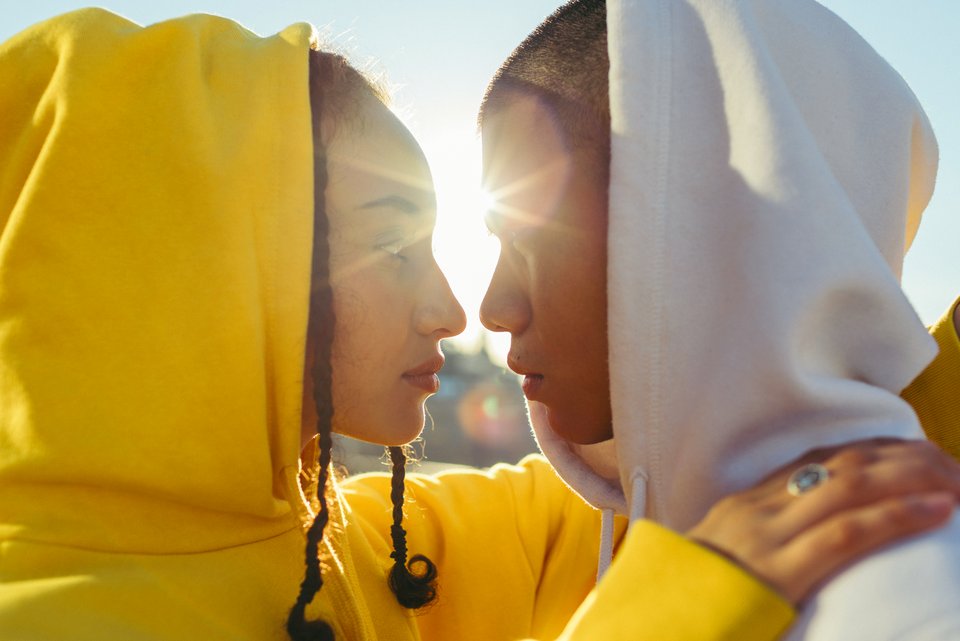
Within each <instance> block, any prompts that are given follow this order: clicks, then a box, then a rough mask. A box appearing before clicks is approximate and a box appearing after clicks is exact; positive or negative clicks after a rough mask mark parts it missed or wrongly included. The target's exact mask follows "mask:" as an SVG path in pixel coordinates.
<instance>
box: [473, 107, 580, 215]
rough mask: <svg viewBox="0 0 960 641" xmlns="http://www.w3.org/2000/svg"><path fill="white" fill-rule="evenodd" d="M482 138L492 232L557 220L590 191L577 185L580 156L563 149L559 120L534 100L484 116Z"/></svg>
mask: <svg viewBox="0 0 960 641" xmlns="http://www.w3.org/2000/svg"><path fill="white" fill-rule="evenodd" d="M481 136H482V139H483V187H484V189H485V190H486V192H487V193H488V195H489V196H490V200H491V202H492V204H493V206H492V208H491V210H490V211H488V212H487V223H488V226H489V227H490V228H491V229H493V230H494V231H497V230H499V229H501V228H507V227H511V226H514V225H520V226H528V225H531V224H532V225H542V224H545V223H546V222H547V221H548V220H551V219H552V220H557V219H558V217H562V214H563V209H564V207H563V205H564V204H569V201H570V200H571V197H575V196H577V195H578V194H579V193H580V192H582V191H583V190H584V188H589V187H590V185H583V184H580V183H582V182H583V178H584V177H583V176H578V173H579V172H578V171H577V166H578V164H579V163H580V162H581V159H580V158H579V156H580V154H575V153H573V152H571V151H570V150H569V149H568V147H567V145H566V144H565V141H564V136H563V133H562V129H561V127H560V123H559V121H558V120H557V119H556V118H555V117H554V115H553V111H552V110H551V109H550V108H549V107H548V106H546V105H545V104H544V103H543V101H542V100H540V99H539V98H537V97H533V96H520V97H518V98H517V99H516V100H511V101H509V102H506V103H504V104H503V106H502V107H501V108H499V109H497V110H496V111H495V112H492V113H490V114H488V115H487V116H486V117H485V118H484V122H483V130H482V132H481Z"/></svg>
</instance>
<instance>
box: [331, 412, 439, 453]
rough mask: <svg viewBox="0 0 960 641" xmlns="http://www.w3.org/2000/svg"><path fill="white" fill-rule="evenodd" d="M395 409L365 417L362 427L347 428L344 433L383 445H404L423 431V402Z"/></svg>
mask: <svg viewBox="0 0 960 641" xmlns="http://www.w3.org/2000/svg"><path fill="white" fill-rule="evenodd" d="M396 409H397V411H394V412H382V413H380V412H378V415H377V416H370V417H367V419H366V420H365V421H363V423H362V426H363V427H361V428H359V429H352V430H349V431H347V432H345V435H346V436H350V437H352V438H355V439H359V440H361V441H367V442H368V443H375V444H377V445H383V446H384V447H394V446H397V445H406V444H407V443H409V442H410V441H413V440H415V439H416V438H417V437H418V436H420V433H421V432H422V431H423V423H424V414H423V404H420V405H419V406H418V407H417V408H415V409H408V408H402V409H401V408H396Z"/></svg>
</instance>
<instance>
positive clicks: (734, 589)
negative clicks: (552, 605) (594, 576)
mask: <svg viewBox="0 0 960 641" xmlns="http://www.w3.org/2000/svg"><path fill="white" fill-rule="evenodd" d="M793 618H794V610H793V608H792V607H791V606H790V604H789V603H787V602H786V601H785V600H783V598H782V597H780V596H779V595H777V594H776V593H775V592H773V591H772V590H771V589H770V588H769V587H767V586H766V585H764V584H763V583H761V582H760V581H758V580H757V579H755V578H754V577H752V576H751V575H750V574H748V573H747V572H745V571H744V570H742V569H741V568H740V567H739V566H737V565H735V564H733V563H731V562H729V561H727V560H726V559H724V558H722V557H720V556H718V555H716V554H714V553H712V552H710V551H708V550H707V549H705V548H703V547H701V546H699V545H697V544H695V543H693V542H691V541H690V540H688V539H686V538H684V537H682V536H680V535H678V534H676V533H674V532H672V531H671V530H668V529H666V528H664V527H661V526H658V525H656V524H654V523H651V522H647V521H638V522H636V523H634V525H633V526H632V527H631V528H630V531H629V532H628V534H627V538H626V540H625V541H624V543H623V545H622V546H621V549H620V552H619V553H618V554H617V558H616V560H615V561H614V563H613V565H612V566H611V567H610V570H609V571H608V572H607V574H606V576H604V578H603V580H602V581H601V582H600V584H599V585H598V586H597V587H596V589H594V590H593V592H591V593H590V596H589V597H588V598H587V600H586V601H584V603H583V605H582V606H581V607H580V609H579V610H578V611H577V613H576V615H575V616H574V618H573V619H572V620H571V622H570V625H569V626H568V627H567V629H566V631H565V632H564V634H563V636H562V637H561V640H562V641H581V640H582V641H586V640H588V639H594V640H595V639H605V640H607V641H619V640H621V639H622V640H624V641H626V640H627V639H630V640H631V641H645V640H650V641H654V640H655V641H712V640H715V641H721V640H725V639H737V640H738V641H772V640H773V639H777V638H779V637H780V636H781V635H782V634H783V633H784V632H785V631H786V630H787V628H788V627H789V626H790V624H791V623H792V621H793Z"/></svg>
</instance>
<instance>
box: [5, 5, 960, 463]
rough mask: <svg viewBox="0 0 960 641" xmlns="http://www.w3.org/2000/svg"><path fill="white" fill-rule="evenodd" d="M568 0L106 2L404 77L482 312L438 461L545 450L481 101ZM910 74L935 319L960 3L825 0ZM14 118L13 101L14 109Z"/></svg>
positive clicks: (444, 405) (945, 283) (444, 384)
mask: <svg viewBox="0 0 960 641" xmlns="http://www.w3.org/2000/svg"><path fill="white" fill-rule="evenodd" d="M559 4H560V2H559V0H485V1H484V2H468V1H466V0H411V1H410V2H404V3H400V2H391V1H389V0H349V1H344V0H341V1H339V2H317V1H304V0H273V1H272V2H269V3H264V2H262V1H260V0H165V2H162V3H160V2H148V1H146V0H106V1H104V2H102V3H99V6H103V7H105V8H107V9H110V10H112V11H114V12H116V13H119V14H121V15H124V16H126V17H128V18H130V19H132V20H134V21H135V22H138V23H140V24H150V23H153V22H157V21H160V20H163V19H166V18H171V17H175V16H179V15H183V14H187V13H197V12H203V13H214V14H218V15H223V16H226V17H229V18H232V19H234V20H236V21H238V22H240V23H242V24H244V25H245V26H247V27H248V28H249V29H251V30H252V31H255V32H257V33H260V34H263V35H267V34H271V33H274V32H276V31H279V30H280V29H282V28H283V27H285V26H287V25H288V24H290V23H293V22H301V21H305V22H310V23H312V24H314V25H316V26H317V27H318V29H319V30H320V32H321V34H322V39H323V40H324V41H325V42H327V43H328V44H329V45H330V46H332V47H333V48H336V49H338V50H340V51H341V52H343V53H346V54H347V55H348V56H349V57H350V58H351V59H352V60H353V61H354V63H356V64H357V65H358V66H360V67H361V68H364V69H365V70H367V71H368V72H370V73H372V74H373V75H374V76H376V77H378V78H380V79H381V80H382V81H383V82H384V83H385V84H386V85H387V87H388V88H389V89H390V90H391V93H392V95H393V97H394V99H393V108H394V110H395V111H396V112H397V113H398V115H399V116H400V117H401V118H402V119H403V120H404V122H405V123H406V124H407V125H408V127H410V129H411V131H413V133H414V135H415V136H416V137H417V139H418V140H419V141H420V143H421V145H422V146H423V148H424V151H425V153H426V155H427V158H428V159H429V161H430V164H431V167H432V169H433V172H434V178H435V181H436V186H437V197H438V207H439V210H438V223H437V232H436V236H435V251H436V254H437V259H438V261H439V262H440V264H441V267H443V269H444V271H445V272H446V273H447V275H448V277H449V279H450V282H451V285H452V287H453V290H454V292H455V293H456V294H457V296H458V297H459V298H460V300H461V302H462V304H463V306H464V309H465V310H466V312H467V315H468V318H469V319H470V324H469V326H468V328H467V331H466V332H464V334H463V335H462V336H461V337H458V338H457V339H453V340H450V341H447V344H446V346H445V352H446V354H447V365H446V367H445V368H444V370H443V372H441V390H440V393H439V394H437V395H436V396H434V397H433V398H431V399H430V400H429V401H428V409H429V411H430V415H431V419H428V424H427V427H426V429H425V430H424V436H423V439H422V441H421V442H420V443H418V444H416V445H415V447H416V449H417V450H418V452H419V453H420V455H421V460H422V462H423V467H424V468H425V469H427V470H429V469H431V468H432V467H434V465H435V464H440V463H443V464H449V463H454V464H465V465H477V466H486V465H490V464H492V463H494V462H496V461H516V460H517V459H519V458H520V457H521V456H522V455H523V454H525V453H527V452H531V451H535V449H536V445H535V443H534V442H533V440H532V438H531V437H530V435H529V429H528V427H527V422H526V409H525V406H524V402H523V397H522V395H521V394H520V390H519V386H518V384H517V380H516V377H515V376H513V375H512V374H510V373H509V372H508V371H506V370H505V369H504V368H503V362H504V357H505V353H506V347H507V345H508V339H507V337H503V336H493V335H491V334H489V333H487V332H485V331H484V330H483V329H482V328H481V326H480V324H479V322H478V321H477V311H478V308H479V304H480V300H481V298H482V296H483V291H484V288H485V286H486V283H487V281H488V280H489V276H490V274H491V273H492V270H493V266H494V263H495V261H496V255H497V249H498V248H497V243H496V241H495V240H494V239H492V238H490V237H489V236H488V235H487V233H486V230H485V227H484V225H483V220H482V216H483V211H482V206H483V205H482V203H483V198H482V197H481V194H480V192H479V180H480V179H479V165H480V149H479V141H478V137H477V132H476V124H475V121H476V110H477V107H478V106H479V104H480V99H481V97H482V95H483V91H484V88H485V87H486V83H487V82H488V80H489V79H490V77H491V76H492V75H493V73H494V72H495V71H496V69H497V67H498V66H499V64H500V63H501V62H502V61H503V59H504V58H506V56H507V55H509V53H510V52H511V51H512V50H513V48H514V47H515V46H516V45H517V44H519V43H520V41H521V40H522V39H523V38H524V37H525V36H526V35H527V34H528V33H529V32H530V31H531V30H532V29H533V28H534V27H535V26H536V25H537V24H538V23H539V22H540V21H541V20H542V19H543V18H544V17H546V16H547V15H548V14H549V13H551V12H552V11H553V9H554V8H555V7H556V6H558V5H559ZM822 4H824V5H826V6H827V7H828V8H830V9H831V10H833V11H834V12H835V13H837V14H839V15H840V16H841V17H842V18H844V19H845V20H846V21H847V22H849V23H850V24H851V25H852V26H853V27H854V28H855V29H857V30H858V31H859V32H860V33H861V34H862V35H863V36H864V37H865V38H866V40H867V41H869V42H870V43H871V44H872V45H873V46H874V47H875V48H876V49H877V50H878V51H879V52H880V53H881V54H882V55H883V56H884V57H885V58H886V59H887V60H888V61H889V62H890V63H891V64H892V65H893V66H894V67H895V68H896V69H897V70H898V71H899V72H900V73H901V74H902V75H903V76H904V78H905V79H906V80H907V82H908V83H909V84H910V85H911V87H912V88H913V90H914V92H915V93H916V94H917V95H918V97H919V98H920V102H921V103H922V104H923V105H924V107H925V109H926V110H927V113H928V115H929V117H930V120H931V121H932V122H933V125H934V129H935V130H936V132H937V136H938V139H939V142H940V150H941V164H940V173H939V180H938V186H937V192H936V194H935V196H934V199H933V201H932V202H931V204H930V206H929V207H928V209H927V213H926V215H925V218H924V222H923V225H922V226H921V228H920V232H919V234H918V236H917V239H916V241H915V243H914V246H913V248H912V250H911V252H910V253H909V254H908V256H907V260H906V264H905V268H904V277H903V283H904V288H905V290H906V291H907V295H908V296H909V297H910V299H911V301H912V302H913V304H914V306H915V307H916V308H917V311H918V313H919V314H920V316H921V318H922V319H923V320H924V321H925V322H926V323H928V324H929V323H932V322H933V321H935V320H936V319H937V318H939V316H940V315H941V314H942V313H943V311H944V310H945V309H946V307H947V306H948V305H949V304H950V302H952V301H953V300H954V299H955V298H956V296H957V295H958V294H960V247H958V245H960V115H958V114H960V76H958V73H957V69H958V68H960V38H958V37H957V33H956V32H957V27H958V26H960V2H956V1H955V0H916V1H914V2H905V1H904V0H869V1H867V0H823V2H822ZM83 6H88V5H87V4H86V3H84V2H79V1H77V0H33V1H31V2H16V3H14V2H7V3H4V4H3V5H0V40H5V39H6V38H7V37H9V36H11V35H13V34H14V33H16V32H17V31H19V30H21V29H23V28H24V27H27V26H29V25H30V24H33V23H35V22H38V21H40V20H43V19H46V18H49V17H52V16H55V15H57V14H60V13H63V12H66V11H70V10H72V9H77V8H80V7H83ZM0 118H2V114H0ZM339 450H340V458H341V460H342V461H343V462H344V463H346V464H347V466H348V467H349V469H350V471H366V470H371V469H382V463H381V461H380V458H381V451H382V448H379V447H376V446H369V445H364V444H360V443H357V442H354V441H348V440H345V439H344V440H342V441H341V442H340V444H339Z"/></svg>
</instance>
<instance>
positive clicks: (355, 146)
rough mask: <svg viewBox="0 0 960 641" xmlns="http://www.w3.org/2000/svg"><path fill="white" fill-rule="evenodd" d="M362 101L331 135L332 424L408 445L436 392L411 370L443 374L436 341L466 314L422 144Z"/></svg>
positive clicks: (307, 399)
mask: <svg viewBox="0 0 960 641" xmlns="http://www.w3.org/2000/svg"><path fill="white" fill-rule="evenodd" d="M359 107H360V109H359V113H357V114H356V116H355V117H353V118H354V121H353V122H352V123H351V124H350V125H348V126H344V127H341V128H340V129H338V130H337V131H336V132H335V133H334V135H332V136H330V140H329V142H328V144H327V153H328V158H329V160H328V168H327V170H328V175H329V183H328V186H327V190H326V204H327V216H328V218H329V222H330V234H329V243H330V274H331V276H330V278H331V285H332V288H333V300H334V313H335V315H336V328H335V331H334V342H333V362H332V367H333V372H334V375H333V402H334V415H333V430H334V432H337V433H340V434H344V435H347V436H351V437H353V438H357V439H361V440H365V441H370V442H373V443H378V444H381V445H401V444H404V443H408V442H410V441H412V440H413V439H414V438H416V437H417V435H418V434H419V433H420V430H421V429H422V428H423V423H424V407H423V404H424V401H425V400H426V399H427V397H428V396H429V395H430V394H432V393H433V392H431V391H427V390H424V389H422V388H421V387H419V386H418V385H417V384H416V381H414V380H413V379H411V377H410V376H409V375H410V374H411V373H412V372H419V373H425V374H426V375H427V376H429V375H430V374H432V373H436V372H437V371H438V370H439V369H440V367H442V364H443V361H442V355H441V351H440V341H441V340H442V339H444V338H449V337H451V336H455V335H457V334H459V333H460V332H462V331H463V329H464V327H465V325H466V318H465V316H464V312H463V309H462V308H461V307H460V304H459V303H458V302H457V300H456V298H454V296H453V293H452V292H451V290H450V286H449V285H448V283H447V280H446V278H445V277H444V275H443V274H442V273H441V271H440V268H439V266H438V265H437V263H436V261H435V260H434V256H433V249H432V244H431V242H432V235H433V229H434V224H435V220H436V198H435V195H434V190H433V180H432V178H431V175H430V170H429V167H428V166H427V162H426V159H425V158H424V155H423V152H422V151H421V150H420V147H419V146H418V145H417V143H416V141H415V140H414V139H413V136H411V135H410V132H409V131H407V129H406V128H405V127H404V126H403V125H402V124H401V123H400V121H399V120H398V119H397V118H396V117H395V116H394V115H393V114H392V113H391V112H390V111H389V109H387V108H386V107H385V106H384V105H383V104H381V103H380V102H378V101H376V100H373V99H366V100H364V101H363V102H362V103H361V104H360V105H359ZM313 351H314V350H313V349H312V346H308V349H307V353H308V354H313ZM311 369H312V363H309V362H308V363H307V367H306V376H305V383H304V416H303V423H302V430H301V434H302V437H303V440H304V442H305V441H306V440H309V439H310V438H311V437H312V436H313V435H314V433H315V425H316V410H315V408H314V405H313V402H312V400H311V394H310V390H311V389H312V386H313V382H312V380H311V376H310V371H311Z"/></svg>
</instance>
